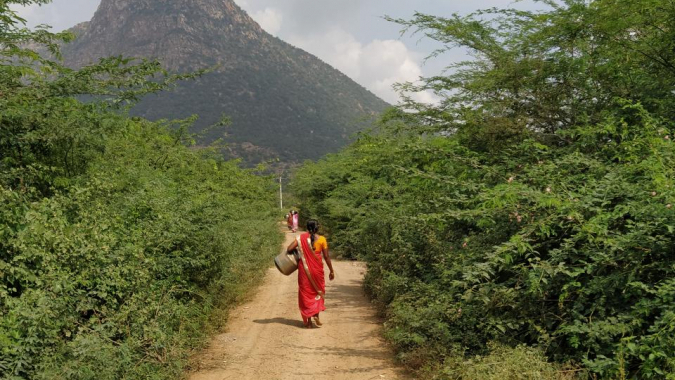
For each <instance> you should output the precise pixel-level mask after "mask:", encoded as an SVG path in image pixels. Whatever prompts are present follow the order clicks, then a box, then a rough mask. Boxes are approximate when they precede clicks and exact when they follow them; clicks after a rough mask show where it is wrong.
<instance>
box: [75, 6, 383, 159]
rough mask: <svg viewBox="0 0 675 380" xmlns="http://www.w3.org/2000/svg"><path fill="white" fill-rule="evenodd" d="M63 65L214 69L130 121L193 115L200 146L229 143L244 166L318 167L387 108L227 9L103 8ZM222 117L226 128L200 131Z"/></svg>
mask: <svg viewBox="0 0 675 380" xmlns="http://www.w3.org/2000/svg"><path fill="white" fill-rule="evenodd" d="M73 31H74V33H76V34H77V35H78V38H77V39H75V40H74V41H73V42H72V43H70V44H67V45H66V46H64V48H63V57H64V59H65V62H66V65H68V66H70V67H80V66H82V65H86V64H90V63H93V62H97V61H98V59H100V58H102V57H109V56H116V55H119V54H122V55H125V56H131V57H147V58H153V59H158V60H159V61H160V62H161V63H162V67H163V68H165V69H168V70H171V71H172V72H179V73H185V72H194V71H196V70H202V69H211V71H210V72H209V73H207V74H205V75H204V76H203V77H201V78H198V79H196V80H194V81H188V82H183V83H179V84H178V85H177V86H176V87H175V88H173V89H172V90H171V91H165V92H162V93H159V94H155V95H152V96H146V97H144V98H143V99H142V100H141V101H140V102H139V103H138V104H137V105H136V106H135V107H133V109H132V111H131V112H132V114H133V115H137V116H142V117H145V118H148V119H150V120H158V119H163V118H186V117H189V116H191V115H193V114H196V115H198V116H199V119H198V120H197V121H196V122H195V124H194V127H193V130H192V131H194V132H203V133H201V134H200V135H201V138H199V139H198V143H200V144H207V143H210V142H213V141H214V140H217V139H219V138H221V137H223V136H227V137H226V140H227V144H228V146H227V152H228V153H229V154H230V155H231V156H234V157H241V158H243V159H244V161H245V162H246V163H249V164H255V163H257V162H260V161H262V160H271V159H276V158H280V159H281V160H282V161H284V162H286V163H291V162H302V161H303V160H305V159H318V158H320V157H322V156H323V155H325V154H326V153H329V152H336V151H338V150H339V149H341V148H343V147H344V146H345V145H347V144H348V142H350V141H353V140H352V137H353V135H354V134H355V133H357V132H359V131H361V130H363V129H364V128H366V127H368V126H369V125H370V124H371V123H372V121H373V119H375V118H376V117H377V115H378V114H379V113H380V112H382V111H384V109H385V108H386V107H387V106H388V105H387V103H385V102H384V101H383V100H381V99H379V98H378V97H377V96H375V95H373V94H372V93H371V92H369V91H368V90H366V89H365V88H363V87H362V86H360V85H359V84H357V83H356V82H354V81H353V80H351V79H349V78H348V77H347V76H346V75H344V74H342V73H341V72H340V71H338V70H336V69H334V68H333V67H331V66H329V65H328V64H326V63H324V62H323V61H321V60H320V59H319V58H317V57H315V56H313V55H311V54H309V53H307V52H305V51H303V50H301V49H298V48H296V47H294V46H291V45H290V44H288V43H286V42H284V41H282V40H280V39H278V38H276V37H274V36H271V35H270V34H268V33H267V32H265V31H264V30H263V29H262V28H261V27H260V26H259V25H258V24H257V23H256V22H255V21H253V19H251V18H250V17H249V15H248V14H246V12H244V11H243V10H242V9H240V8H239V6H237V5H236V4H235V2H234V1H233V0H191V1H184V0H102V1H101V4H100V6H99V8H98V10H97V11H96V14H95V15H94V17H93V18H92V20H91V21H90V22H88V23H83V24H80V25H78V26H77V27H76V28H74V29H73ZM223 114H225V115H227V116H228V117H229V118H230V120H231V121H232V123H231V124H230V125H228V126H227V127H223V126H218V127H216V128H211V129H209V130H208V131H203V130H204V129H205V128H207V127H208V126H211V125H213V124H216V123H217V122H219V121H220V120H221V118H222V116H223Z"/></svg>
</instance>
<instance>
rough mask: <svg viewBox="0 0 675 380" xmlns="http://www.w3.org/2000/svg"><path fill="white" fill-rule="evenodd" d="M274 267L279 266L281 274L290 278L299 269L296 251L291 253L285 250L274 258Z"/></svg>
mask: <svg viewBox="0 0 675 380" xmlns="http://www.w3.org/2000/svg"><path fill="white" fill-rule="evenodd" d="M274 265H276V266H277V269H279V272H281V273H283V274H285V275H286V276H290V275H291V274H293V272H295V271H296V270H297V269H298V258H297V256H296V253H295V251H293V252H290V253H289V252H286V250H284V251H283V252H281V253H280V254H279V255H277V257H275V258H274Z"/></svg>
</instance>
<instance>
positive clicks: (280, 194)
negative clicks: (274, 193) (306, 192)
mask: <svg viewBox="0 0 675 380" xmlns="http://www.w3.org/2000/svg"><path fill="white" fill-rule="evenodd" d="M279 206H280V207H281V209H282V210H283V209H284V189H283V186H282V184H281V176H279Z"/></svg>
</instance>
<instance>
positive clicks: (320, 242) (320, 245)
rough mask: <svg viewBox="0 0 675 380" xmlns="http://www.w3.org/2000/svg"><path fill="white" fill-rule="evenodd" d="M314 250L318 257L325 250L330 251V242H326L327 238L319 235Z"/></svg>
mask: <svg viewBox="0 0 675 380" xmlns="http://www.w3.org/2000/svg"><path fill="white" fill-rule="evenodd" d="M312 248H314V253H315V254H317V255H318V254H320V253H321V251H323V250H324V249H328V241H326V238H325V237H323V236H320V235H317V236H316V240H314V247H312Z"/></svg>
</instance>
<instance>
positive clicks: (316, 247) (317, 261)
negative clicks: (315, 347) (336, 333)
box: [287, 220, 335, 328]
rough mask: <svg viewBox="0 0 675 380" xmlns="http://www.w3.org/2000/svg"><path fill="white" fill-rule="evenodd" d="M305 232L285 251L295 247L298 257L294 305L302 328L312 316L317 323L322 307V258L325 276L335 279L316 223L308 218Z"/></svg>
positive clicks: (310, 324) (324, 287)
mask: <svg viewBox="0 0 675 380" xmlns="http://www.w3.org/2000/svg"><path fill="white" fill-rule="evenodd" d="M307 231H308V232H306V233H302V234H300V237H299V238H298V239H296V240H294V241H293V242H292V243H291V244H290V245H289V246H288V248H287V251H288V252H289V253H291V252H293V251H294V250H296V249H298V250H299V251H301V252H302V256H301V257H302V258H301V259H300V260H298V305H299V306H300V314H301V315H302V321H303V322H304V324H305V327H307V328H312V327H314V326H313V324H312V318H313V319H314V322H315V323H316V325H317V326H321V324H322V323H321V320H320V319H319V313H320V312H322V311H324V310H326V307H325V305H324V297H325V293H326V279H325V277H324V276H325V275H324V271H323V261H322V258H323V259H325V260H326V264H327V265H328V269H330V274H329V275H328V278H329V279H330V280H331V281H332V280H333V279H334V278H335V271H334V270H333V263H332V262H331V261H330V254H329V253H328V242H327V241H326V238H325V237H323V236H321V235H319V234H318V231H319V222H317V221H316V220H309V221H308V222H307Z"/></svg>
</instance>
